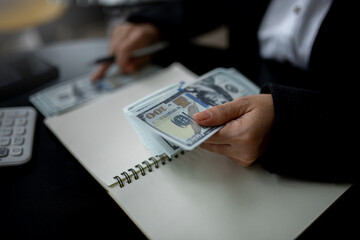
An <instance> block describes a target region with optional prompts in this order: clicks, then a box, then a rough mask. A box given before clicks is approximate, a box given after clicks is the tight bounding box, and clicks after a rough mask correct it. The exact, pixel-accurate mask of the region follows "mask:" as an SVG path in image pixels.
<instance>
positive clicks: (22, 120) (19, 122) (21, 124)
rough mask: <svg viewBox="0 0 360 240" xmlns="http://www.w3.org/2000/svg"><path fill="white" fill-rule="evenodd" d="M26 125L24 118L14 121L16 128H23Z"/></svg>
mask: <svg viewBox="0 0 360 240" xmlns="http://www.w3.org/2000/svg"><path fill="white" fill-rule="evenodd" d="M26 123H27V120H26V118H18V119H16V120H15V126H18V127H23V126H25V125H26Z"/></svg>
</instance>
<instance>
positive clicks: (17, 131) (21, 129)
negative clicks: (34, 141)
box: [14, 127, 26, 136]
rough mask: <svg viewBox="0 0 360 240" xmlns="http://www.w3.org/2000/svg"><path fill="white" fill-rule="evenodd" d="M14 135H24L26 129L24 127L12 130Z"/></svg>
mask: <svg viewBox="0 0 360 240" xmlns="http://www.w3.org/2000/svg"><path fill="white" fill-rule="evenodd" d="M14 132H15V135H18V136H19V135H24V134H25V132H26V128H24V127H18V128H15V129H14Z"/></svg>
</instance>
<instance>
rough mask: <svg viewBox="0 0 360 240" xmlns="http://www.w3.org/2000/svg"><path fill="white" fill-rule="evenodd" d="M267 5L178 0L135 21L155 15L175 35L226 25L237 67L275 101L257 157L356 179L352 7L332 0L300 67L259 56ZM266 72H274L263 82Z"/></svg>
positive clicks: (269, 163) (325, 176)
mask: <svg viewBox="0 0 360 240" xmlns="http://www.w3.org/2000/svg"><path fill="white" fill-rule="evenodd" d="M268 4H269V1H268V0H264V1H261V0H251V1H241V0H222V1H210V0H208V1H196V0H189V1H175V2H170V3H167V4H164V5H161V6H159V7H157V8H153V9H151V10H149V11H145V12H142V13H140V14H137V15H135V16H132V17H131V18H130V20H131V21H134V22H144V21H146V22H152V23H154V24H156V25H157V26H158V27H159V28H160V29H161V32H162V34H163V37H164V38H168V39H170V40H172V41H182V40H186V39H188V38H189V37H191V36H194V35H196V34H199V33H202V32H205V31H208V30H210V29H212V28H214V27H216V26H219V25H220V24H227V25H228V27H229V45H230V46H229V50H228V56H229V59H231V61H232V63H233V66H234V67H237V68H238V69H239V70H240V71H241V72H243V73H244V74H245V75H247V76H248V77H249V78H250V79H252V80H254V81H255V82H257V83H258V84H259V85H260V86H261V89H262V90H261V91H262V93H271V94H272V96H273V100H274V108H275V125H274V127H273V130H272V133H271V137H270V140H269V143H268V146H267V150H266V152H265V154H264V156H263V157H262V158H261V159H259V160H258V161H259V162H260V163H261V164H262V166H263V167H264V168H266V169H267V170H269V171H270V172H274V173H280V174H283V175H287V176H292V177H293V176H295V177H301V178H307V179H316V180H324V181H355V179H357V177H356V175H357V170H358V166H357V161H359V160H357V158H358V157H357V151H356V145H355V144H356V143H357V140H356V139H357V133H358V128H357V124H358V122H357V121H355V119H356V118H357V116H356V115H358V114H357V111H356V110H357V109H358V108H357V105H356V102H357V100H356V89H357V87H356V86H355V84H356V81H355V79H358V78H359V77H357V76H356V75H355V74H356V73H357V72H355V69H356V66H355V62H356V61H357V58H358V56H359V55H358V53H359V51H358V47H357V45H356V40H355V39H356V38H358V37H356V36H355V35H356V29H357V27H356V26H355V23H356V19H355V18H356V14H355V13H354V9H355V8H354V7H351V6H349V5H348V3H346V2H344V1H340V0H334V2H333V4H332V6H331V8H330V10H329V12H328V14H327V16H326V17H325V19H324V21H323V24H322V26H321V27H320V30H319V33H318V35H317V37H316V40H315V43H314V45H313V48H312V52H311V57H310V63H309V70H308V71H302V70H300V69H296V68H294V67H291V66H290V64H279V63H276V62H272V61H263V60H261V59H260V56H259V54H258V53H259V45H258V39H257V32H258V28H259V24H260V23H261V20H262V17H263V15H264V13H265V11H266V9H267V6H268ZM357 44H359V42H357ZM261 71H265V72H270V73H271V75H273V76H275V77H274V78H272V79H270V80H269V79H267V80H266V81H264V80H263V79H262V78H261V76H260V77H259V72H261ZM260 75H261V74H260Z"/></svg>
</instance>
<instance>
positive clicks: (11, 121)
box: [3, 118, 15, 127]
mask: <svg viewBox="0 0 360 240" xmlns="http://www.w3.org/2000/svg"><path fill="white" fill-rule="evenodd" d="M14 122H15V121H14V119H11V118H5V119H4V120H3V126H4V127H12V126H13V125H14Z"/></svg>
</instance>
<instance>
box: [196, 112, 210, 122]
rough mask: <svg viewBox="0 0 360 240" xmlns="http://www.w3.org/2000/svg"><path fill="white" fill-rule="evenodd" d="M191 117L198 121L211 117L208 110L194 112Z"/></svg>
mask: <svg viewBox="0 0 360 240" xmlns="http://www.w3.org/2000/svg"><path fill="white" fill-rule="evenodd" d="M193 118H194V119H195V120H197V121H199V122H202V121H205V120H208V119H210V118H211V112H210V111H208V110H205V111H203V112H199V113H196V114H194V116H193Z"/></svg>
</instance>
